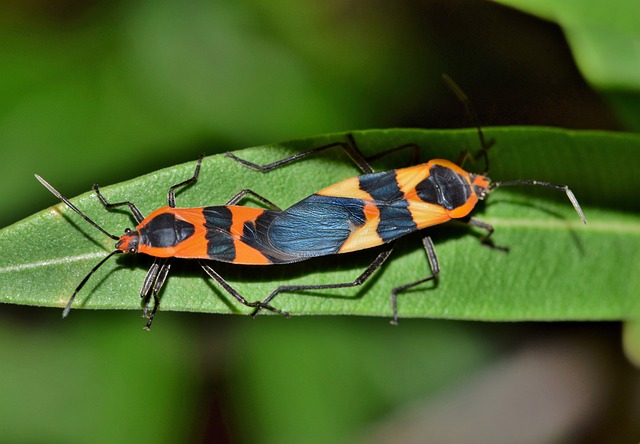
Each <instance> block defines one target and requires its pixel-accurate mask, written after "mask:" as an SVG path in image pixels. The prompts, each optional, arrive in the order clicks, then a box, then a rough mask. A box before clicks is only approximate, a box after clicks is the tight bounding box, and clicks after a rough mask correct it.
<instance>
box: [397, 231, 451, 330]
mask: <svg viewBox="0 0 640 444" xmlns="http://www.w3.org/2000/svg"><path fill="white" fill-rule="evenodd" d="M422 245H423V246H424V250H425V251H426V252H427V259H428V260H429V267H430V268H431V275H430V276H427V277H425V278H422V279H419V280H417V281H415V282H411V283H409V284H405V285H401V286H400V287H396V288H394V289H393V290H391V307H392V308H393V319H392V320H391V324H393V325H397V324H398V293H402V292H403V291H405V290H408V289H409V288H413V287H415V286H416V285H419V284H422V283H423V282H427V281H431V280H435V281H436V284H437V279H438V275H439V274H440V264H439V263H438V256H437V255H436V249H435V247H434V246H433V241H432V240H431V238H430V237H429V236H425V237H423V238H422Z"/></svg>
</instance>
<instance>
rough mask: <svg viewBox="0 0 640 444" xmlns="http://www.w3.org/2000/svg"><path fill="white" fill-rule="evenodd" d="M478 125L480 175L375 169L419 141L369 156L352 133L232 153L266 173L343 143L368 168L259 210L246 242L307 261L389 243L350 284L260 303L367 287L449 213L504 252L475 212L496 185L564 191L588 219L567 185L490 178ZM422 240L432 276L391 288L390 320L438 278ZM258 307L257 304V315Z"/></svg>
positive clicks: (443, 163) (448, 165)
mask: <svg viewBox="0 0 640 444" xmlns="http://www.w3.org/2000/svg"><path fill="white" fill-rule="evenodd" d="M445 80H446V81H447V83H449V86H450V87H451V88H452V89H453V91H454V93H455V94H456V95H458V97H459V98H460V99H461V100H462V101H463V103H464V105H465V108H466V110H467V114H468V115H469V116H470V117H471V118H472V120H473V121H474V123H476V119H475V114H474V113H473V109H472V108H471V105H470V103H469V101H468V99H467V98H466V96H465V95H464V93H463V92H462V91H461V90H460V88H459V87H458V86H457V85H456V84H455V83H454V82H453V80H451V79H449V78H448V77H447V78H445ZM476 129H477V131H478V134H479V137H480V142H481V145H482V148H481V150H480V152H479V153H478V155H476V156H473V157H474V158H478V157H482V158H484V161H485V169H484V171H483V172H482V173H481V174H474V173H469V172H467V171H465V170H464V169H462V167H461V166H460V165H458V164H455V163H453V162H451V161H449V160H445V159H433V160H430V161H429V162H427V163H423V164H419V165H415V166H411V167H408V168H400V169H395V170H391V171H384V172H374V171H373V168H372V167H371V166H370V164H369V162H370V161H371V160H374V159H376V158H379V157H382V156H384V155H386V154H389V153H391V152H395V151H398V150H400V149H405V148H411V149H413V150H414V152H417V148H418V147H417V146H416V145H414V144H408V145H403V146H400V147H396V148H392V149H390V150H386V151H384V152H382V153H379V154H377V155H375V156H373V157H369V158H367V157H365V156H364V155H363V154H361V153H360V151H359V150H358V149H357V145H356V143H355V141H354V139H353V137H352V136H351V135H349V136H348V138H349V143H341V142H337V143H333V144H328V145H325V146H322V147H318V148H315V149H312V150H310V151H306V152H302V153H298V154H295V155H293V156H291V157H287V158H285V159H281V160H279V161H276V162H274V163H271V164H268V165H257V164H255V163H252V162H249V161H247V160H244V159H241V158H239V157H237V156H235V155H234V154H232V153H227V156H228V157H230V158H232V159H233V160H235V161H236V162H239V163H241V164H243V165H244V166H246V167H249V168H251V169H254V170H257V171H260V172H263V173H265V172H268V171H271V170H273V169H276V168H279V167H282V166H284V165H287V164H289V163H291V162H294V161H297V160H300V159H302V158H304V157H307V156H310V155H312V154H317V153H319V152H321V151H325V150H327V149H330V148H340V149H343V150H344V151H346V153H347V154H348V155H349V157H350V158H351V159H352V160H353V161H354V162H355V164H356V165H357V166H358V167H359V168H360V169H361V170H362V171H363V172H364V173H365V174H364V175H361V176H357V177H352V178H349V179H346V180H343V181H341V182H338V183H336V184H334V185H331V186H329V187H326V188H324V189H322V190H320V191H318V192H316V193H315V194H312V195H311V196H309V197H307V198H305V199H303V200H301V201H300V202H298V203H296V204H294V205H293V206H291V207H289V208H287V209H285V210H283V211H281V212H277V213H269V214H265V215H262V216H259V217H258V220H257V221H256V225H257V226H260V227H261V229H260V230H258V231H257V233H256V234H257V236H256V238H255V239H252V240H247V242H248V243H249V244H250V245H252V246H253V247H254V248H256V249H258V250H260V251H262V252H265V251H270V254H271V255H276V254H284V255H287V256H294V257H295V256H299V257H300V258H304V259H307V258H310V257H316V256H325V255H331V254H342V253H348V252H353V251H359V250H364V249H369V248H373V247H378V246H383V245H386V247H385V248H384V249H383V250H382V252H380V253H379V254H378V255H377V256H376V258H375V259H374V260H373V262H371V264H370V265H369V266H368V267H367V268H366V269H365V270H364V272H363V273H362V274H361V275H360V276H359V277H358V278H356V279H355V280H354V281H352V282H343V283H335V284H320V285H290V286H280V287H278V288H277V289H276V290H274V291H273V292H272V293H271V294H270V295H269V296H267V297H266V298H265V299H264V300H263V301H262V302H263V303H264V304H267V305H268V304H270V302H271V301H272V300H273V299H274V298H275V297H276V296H277V295H278V294H279V293H283V292H294V291H304V290H319V289H331V288H345V287H355V286H358V285H362V284H363V283H364V282H365V281H366V280H367V279H368V278H369V277H370V276H371V275H372V274H373V273H374V272H375V271H376V270H377V269H378V268H379V267H380V266H381V265H382V264H383V263H384V261H385V260H386V259H387V258H388V257H389V255H390V254H391V252H392V250H393V248H394V246H395V243H396V241H397V240H398V239H399V238H401V237H403V236H405V235H407V234H409V233H413V232H415V231H420V230H423V229H425V228H428V227H431V226H434V225H438V224H442V223H445V222H448V221H450V220H452V219H458V220H461V221H463V222H466V223H468V224H469V225H471V226H474V227H476V228H479V229H481V230H484V231H485V232H486V234H485V235H484V236H483V237H481V239H480V240H481V242H482V243H483V244H485V245H487V246H489V247H492V248H497V249H502V250H506V248H502V247H497V246H495V245H494V244H493V242H492V240H491V235H492V234H493V232H494V229H493V227H492V226H491V225H489V224H487V223H485V222H482V221H480V220H478V219H476V218H474V217H471V216H470V213H471V211H472V210H473V209H474V207H475V206H476V204H477V203H478V202H479V201H480V200H484V199H485V198H486V197H487V195H488V194H489V193H491V192H492V191H493V190H495V189H497V188H502V187H507V186H515V185H530V186H540V187H546V188H552V189H557V190H561V191H564V192H565V193H566V195H567V197H568V198H569V201H570V202H571V204H572V205H573V207H574V208H575V210H576V212H577V213H578V215H579V216H580V219H581V220H582V222H583V223H585V224H586V223H587V221H586V218H585V216H584V213H583V211H582V209H581V207H580V205H579V203H578V201H577V199H576V197H575V195H574V194H573V192H572V191H571V190H570V189H569V187H568V186H566V185H557V184H553V183H549V182H542V181H537V180H512V181H503V182H491V180H490V179H489V178H488V177H487V176H486V173H487V171H488V169H489V159H488V156H487V151H488V149H489V148H490V147H491V145H492V144H493V142H486V141H485V139H484V135H483V132H482V129H481V128H480V126H479V125H478V124H477V123H476ZM463 154H464V155H463V156H461V159H460V161H459V163H460V164H462V163H463V162H464V160H465V159H466V158H467V157H468V156H469V155H468V153H466V154H465V153H463ZM256 241H257V242H258V243H257V244H255V242H256ZM422 244H423V247H424V249H425V251H426V254H427V259H428V262H429V265H430V268H431V274H430V275H429V276H427V277H424V278H422V279H419V280H417V281H414V282H409V283H407V284H404V285H401V286H399V287H396V288H394V289H393V290H392V292H391V305H392V309H393V319H392V323H393V324H396V323H397V322H398V309H397V297H398V294H400V293H402V292H403V291H405V290H408V289H410V288H413V287H415V286H417V285H419V284H422V283H424V282H427V281H431V280H436V279H437V278H438V275H439V273H440V266H439V263H438V259H437V255H436V252H435V248H434V245H433V242H432V240H431V238H430V236H429V235H428V234H425V235H424V237H423V238H422ZM261 308H262V307H256V309H255V310H254V314H256V313H257V312H258V311H260V310H261Z"/></svg>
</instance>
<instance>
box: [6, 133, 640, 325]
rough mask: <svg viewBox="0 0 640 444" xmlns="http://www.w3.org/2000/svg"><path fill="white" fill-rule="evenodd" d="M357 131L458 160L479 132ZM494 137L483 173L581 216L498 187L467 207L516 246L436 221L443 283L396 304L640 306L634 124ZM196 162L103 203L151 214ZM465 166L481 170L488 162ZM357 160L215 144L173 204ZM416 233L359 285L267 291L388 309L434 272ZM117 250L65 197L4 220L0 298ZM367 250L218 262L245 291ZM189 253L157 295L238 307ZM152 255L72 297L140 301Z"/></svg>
mask: <svg viewBox="0 0 640 444" xmlns="http://www.w3.org/2000/svg"><path fill="white" fill-rule="evenodd" d="M354 135H355V137H356V139H357V141H358V143H359V146H360V147H361V148H362V150H363V151H365V152H366V153H368V154H372V153H375V152H379V151H381V150H383V149H384V148H389V147H393V146H397V145H400V144H403V143H408V142H415V143H418V144H419V145H420V146H421V147H422V148H423V152H422V156H423V158H424V159H426V158H434V157H445V158H450V159H454V160H455V159H456V157H457V155H458V153H459V151H460V150H461V149H465V148H468V149H474V147H476V146H477V136H476V134H475V132H473V131H469V130H462V131H423V130H380V131H378V130H372V131H363V132H356V133H354ZM487 135H488V136H490V137H495V138H496V140H498V141H499V143H498V144H497V146H495V147H494V148H492V151H491V153H490V157H491V171H490V177H492V179H494V180H496V181H497V180H510V179H526V178H535V179H538V180H545V181H550V182H555V183H561V184H568V185H570V186H571V188H572V189H573V191H574V192H575V194H576V196H577V197H578V199H579V200H580V202H581V203H582V205H583V208H584V210H585V214H586V216H587V219H588V220H589V224H588V225H587V226H583V225H582V224H581V223H580V220H579V218H578V216H577V215H576V214H575V212H574V210H573V208H572V207H571V205H570V204H569V202H568V200H567V199H566V196H565V195H564V194H563V193H560V192H553V191H551V190H539V189H534V188H529V187H526V188H517V189H516V188H510V189H506V188H505V189H500V190H497V191H496V192H495V193H493V194H492V195H491V196H490V197H489V198H488V200H487V203H486V205H481V206H479V208H478V210H477V211H476V212H475V213H474V215H475V216H476V217H478V218H480V219H482V220H484V221H486V222H488V223H490V224H492V225H494V227H495V229H496V234H495V237H494V240H495V242H496V244H499V245H505V246H508V247H510V249H511V251H510V252H509V253H508V254H505V253H502V252H499V251H495V250H490V249H488V248H483V247H482V246H480V245H479V242H478V240H477V237H478V236H479V235H480V234H479V233H474V235H471V233H473V230H470V229H469V228H467V227H461V226H456V225H455V224H448V225H447V226H444V227H438V228H436V229H434V230H432V231H430V232H431V233H432V234H433V238H434V241H435V243H436V250H437V252H438V255H439V260H440V264H441V267H442V274H441V277H440V281H439V285H438V288H437V290H434V289H433V288H432V286H431V285H429V284H426V285H423V286H421V287H419V288H418V289H416V290H415V291H410V292H408V293H406V294H403V296H402V297H401V298H400V301H399V309H400V314H401V316H405V317H409V316H410V317H438V318H455V319H485V320H525V319H544V320H560V319H624V318H629V317H632V316H635V315H637V314H638V308H639V307H638V304H637V303H636V300H635V299H636V298H635V297H634V295H637V294H640V280H639V279H638V278H637V277H634V275H635V272H634V270H637V267H638V265H639V264H640V256H639V254H640V253H639V252H640V222H639V219H638V216H637V210H638V200H637V197H636V196H635V194H634V193H635V191H636V190H637V185H638V177H640V173H639V171H638V165H640V162H638V161H637V159H638V158H639V157H640V138H638V137H634V136H626V135H619V134H612V133H602V132H572V131H562V130H554V129H547V128H520V127H510V128H495V129H490V130H487ZM341 137H342V135H339V134H332V135H325V136H319V137H316V138H312V139H305V140H300V141H295V142H288V143H283V144H278V145H272V146H264V147H258V148H252V149H249V150H245V151H241V152H239V155H240V156H241V157H244V158H247V159H248V160H251V161H253V162H256V163H267V162H270V161H274V160H277V159H280V158H283V157H285V156H287V155H289V154H291V153H292V152H294V151H300V150H303V149H309V148H312V147H315V146H320V145H322V144H324V143H326V142H327V141H334V140H339V139H340V138H341ZM385 162H386V163H382V161H381V163H380V164H379V165H377V167H378V168H379V169H382V168H385V169H387V168H392V167H393V166H404V165H406V163H407V158H406V157H403V156H402V154H398V155H396V156H395V157H394V158H393V159H387V160H385ZM194 165H195V162H190V163H186V164H183V165H178V166H176V167H172V168H168V169H164V170H161V171H158V172H155V173H152V174H149V175H146V176H142V177H139V178H136V179H134V180H130V181H128V182H124V183H121V184H118V185H113V186H110V187H105V188H104V189H103V192H104V195H105V196H106V197H107V199H109V200H111V201H121V200H131V201H133V202H135V203H136V204H137V205H138V206H139V208H140V209H141V210H142V212H143V213H144V214H148V213H149V212H151V211H152V210H154V209H155V208H157V207H159V206H161V205H164V204H165V199H166V190H167V189H168V187H169V186H170V185H172V184H175V183H177V182H180V181H182V180H184V179H185V178H188V177H190V175H191V174H192V173H193V168H194ZM467 167H468V169H469V170H472V171H473V170H482V168H483V165H467ZM356 172H357V170H356V168H355V167H353V166H352V164H350V163H349V162H348V160H347V159H346V156H344V155H342V154H340V155H337V154H336V153H327V154H326V155H322V156H317V157H316V158H312V159H308V160H304V161H300V162H297V163H295V164H291V165H289V166H286V167H283V168H281V169H278V170H276V171H273V172H270V173H267V174H261V173H258V172H255V171H252V170H249V169H246V168H244V167H242V166H241V165H239V164H237V163H236V162H234V161H232V160H231V159H229V158H226V157H225V156H223V155H217V156H212V157H207V158H206V159H205V160H204V162H203V166H202V173H201V176H200V180H199V182H198V183H197V184H195V185H194V186H192V187H190V188H189V189H187V190H185V191H184V192H181V193H179V195H178V198H177V200H178V206H203V205H218V204H223V203H224V202H226V200H227V199H228V198H229V197H231V196H232V195H234V194H235V193H236V192H237V191H239V190H240V189H242V188H251V189H253V190H255V191H258V192H259V193H261V194H263V195H264V196H265V197H267V198H269V199H270V200H272V201H273V202H275V203H276V204H278V205H279V206H281V207H283V208H284V207H286V206H288V205H291V204H293V203H295V202H296V201H298V200H300V199H302V198H304V197H305V196H307V195H309V194H311V193H313V192H314V191H317V190H318V189H321V188H322V187H324V186H326V185H330V184H332V183H334V182H336V181H338V180H340V179H344V178H347V177H349V176H352V175H354V174H356ZM612 172H615V174H612ZM53 185H54V186H55V184H53ZM634 185H635V186H634ZM60 191H61V192H62V193H63V194H64V190H60ZM42 192H43V193H45V192H46V191H44V190H43V191H42ZM73 202H74V203H75V204H76V205H77V206H78V208H80V209H82V211H84V212H85V213H86V214H88V215H89V216H90V217H92V218H94V220H95V221H96V222H98V223H99V224H100V225H102V226H103V227H105V228H106V229H107V230H108V231H110V232H114V233H116V234H119V233H121V232H122V230H123V229H124V228H125V227H127V226H131V225H133V221H132V219H131V217H130V216H127V215H126V214H125V213H124V212H107V211H105V210H104V208H103V207H102V206H101V204H100V203H99V202H98V200H97V199H96V198H95V196H94V195H93V193H87V194H84V195H82V196H80V197H78V198H77V199H73ZM634 212H635V214H634ZM419 244H420V242H419V238H418V237H413V236H411V237H408V238H407V239H406V241H405V242H403V243H402V245H401V246H400V247H399V248H398V251H396V252H394V255H393V256H392V259H391V260H390V261H389V262H388V263H387V264H385V266H384V267H383V269H382V270H380V271H379V272H378V273H377V274H376V276H375V277H374V278H373V279H372V280H371V282H368V283H367V284H366V285H364V286H363V287H362V288H357V289H344V290H340V291H337V290H330V291H324V292H314V293H313V294H300V295H291V294H286V295H281V296H279V298H278V299H276V300H275V301H274V305H276V306H278V307H280V308H283V309H285V310H287V311H290V312H291V313H292V314H294V315H302V314H356V315H375V316H389V315H390V313H391V309H390V304H389V294H390V291H391V289H392V288H393V287H396V286H398V285H402V284H404V283H407V282H411V281H414V280H417V279H419V278H421V277H423V276H425V275H426V274H427V273H428V265H427V262H426V259H425V255H424V251H422V250H421V248H420V247H419ZM25 245H28V248H24V246H25ZM112 248H113V241H112V240H111V239H109V238H107V237H106V236H104V235H102V234H101V233H99V232H98V231H97V230H95V229H94V228H93V227H91V226H89V225H88V224H86V223H85V222H84V221H82V220H81V219H80V218H79V217H78V216H77V215H76V214H75V213H73V212H72V211H70V210H68V209H67V208H65V207H64V205H62V204H58V205H57V206H56V207H54V208H52V209H48V210H45V211H43V212H41V213H38V214H36V215H34V216H32V217H30V218H27V219H25V220H24V221H21V222H19V223H16V224H14V225H13V226H10V227H7V228H5V229H4V230H3V231H2V232H0V250H2V251H3V256H2V263H1V264H0V289H1V291H0V297H1V298H2V301H4V302H12V303H19V304H30V305H41V306H55V307H62V306H64V305H65V304H66V301H67V300H68V298H69V296H70V295H71V293H72V292H73V290H74V288H75V287H76V286H77V284H78V283H79V282H80V280H81V279H82V277H83V276H84V275H85V274H86V273H87V272H88V271H89V270H90V269H91V267H92V266H93V265H94V264H95V263H97V262H98V261H99V260H100V258H101V257H103V256H104V255H106V254H107V252H108V251H110V250H111V249H112ZM374 255H375V253H374V252H359V253H353V254H349V255H343V256H340V257H329V258H323V259H318V260H310V261H306V262H303V263H300V264H295V265H286V266H269V267H246V266H233V265H224V266H218V264H215V263H214V264H213V265H214V266H215V267H216V268H217V269H218V270H219V271H220V272H221V274H222V275H223V276H225V277H227V278H228V280H229V282H230V283H231V284H232V285H233V286H234V287H236V288H237V289H238V290H239V291H240V292H241V293H242V294H244V295H245V296H246V297H247V299H249V300H257V299H262V298H264V297H265V296H266V295H267V294H269V292H270V291H272V290H273V289H274V288H276V287H277V286H278V285H280V284H303V283H305V284H318V283H335V282H347V281H351V280H353V279H354V278H355V277H356V276H357V275H358V274H359V273H360V272H361V271H362V270H363V269H364V268H365V267H366V265H367V264H368V262H369V261H371V260H372V258H373V257H374ZM182 262H183V264H181V266H178V267H176V268H177V270H176V272H175V274H172V277H171V278H170V279H169V281H168V283H167V285H166V287H165V290H164V292H163V294H162V309H164V310H182V311H200V312H215V313H225V312H242V313H246V312H247V310H246V309H245V307H242V306H239V305H238V304H237V303H236V302H235V300H233V299H232V298H231V297H230V296H228V295H227V294H225V293H224V292H222V291H221V289H220V288H218V286H217V285H216V284H215V283H213V282H211V281H210V280H207V279H205V278H204V276H203V273H202V272H201V271H200V269H199V267H198V266H197V264H195V263H192V262H191V263H190V262H189V261H182ZM149 263H150V261H149V260H148V258H146V257H144V256H142V255H140V256H138V257H120V258H118V259H116V260H112V261H110V262H109V263H107V264H106V265H105V266H103V267H102V268H101V269H100V271H99V272H98V273H96V275H95V276H93V277H92V280H91V281H89V283H88V285H87V286H86V287H85V288H84V289H83V291H82V292H81V293H80V295H79V298H78V302H77V303H76V306H82V307H85V308H117V309H136V308H139V307H140V301H139V298H138V297H137V294H138V292H139V289H140V285H141V283H142V280H143V278H144V275H145V272H146V268H147V267H148V265H149ZM612 276H618V277H619V278H617V279H612V278H611V277H612Z"/></svg>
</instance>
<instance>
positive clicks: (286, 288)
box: [251, 244, 395, 316]
mask: <svg viewBox="0 0 640 444" xmlns="http://www.w3.org/2000/svg"><path fill="white" fill-rule="evenodd" d="M394 245H395V244H391V245H390V246H389V247H388V248H387V249H386V250H384V251H382V252H380V253H379V254H378V256H376V258H375V259H374V260H373V262H371V264H370V265H369V266H368V267H367V269H366V270H364V271H363V272H362V274H361V275H360V276H358V277H357V278H356V279H355V280H354V281H353V282H341V283H339V284H317V285H282V286H280V287H278V288H276V289H275V290H274V291H273V292H272V293H271V294H270V295H269V296H267V297H266V298H265V299H264V300H263V301H262V303H263V304H269V303H270V302H271V300H272V299H273V298H275V297H276V296H277V295H278V294H280V293H285V292H294V291H307V290H327V289H330V288H347V287H357V286H359V285H362V284H363V283H365V282H366V281H367V279H369V278H370V277H371V275H372V274H373V272H374V271H376V270H377V269H378V268H379V267H380V266H381V265H382V264H383V263H384V261H386V260H387V258H388V257H389V255H390V254H391V252H392V251H393V247H394ZM262 308H266V307H257V308H256V309H255V310H254V311H253V313H252V314H251V315H252V316H255V315H257V314H258V313H259V312H260V310H261V309H262Z"/></svg>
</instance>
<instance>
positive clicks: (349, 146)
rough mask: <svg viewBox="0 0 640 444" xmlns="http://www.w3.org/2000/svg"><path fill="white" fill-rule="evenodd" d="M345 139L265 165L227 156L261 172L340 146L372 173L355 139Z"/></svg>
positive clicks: (361, 167) (228, 154) (360, 165)
mask: <svg viewBox="0 0 640 444" xmlns="http://www.w3.org/2000/svg"><path fill="white" fill-rule="evenodd" d="M347 139H349V143H346V142H332V143H328V144H326V145H322V146H320V147H317V148H314V149H312V150H309V151H304V152H302V153H297V154H294V155H292V156H289V157H285V158H284V159H280V160H277V161H275V162H273V163H269V164H266V165H258V164H256V163H253V162H249V161H248V160H244V159H241V158H240V157H238V156H236V155H235V154H233V153H227V157H230V158H231V159H233V160H235V161H236V162H239V163H241V164H242V165H244V166H246V167H247V168H251V169H252V170H256V171H260V172H261V173H266V172H267V171H271V170H275V169H276V168H279V167H281V166H284V165H287V164H289V163H292V162H295V161H297V160H300V159H304V158H305V157H308V156H311V155H313V154H317V153H320V152H322V151H326V150H328V149H331V148H340V149H342V150H344V151H345V152H346V153H347V155H348V156H349V157H350V158H351V160H353V162H354V163H355V164H356V165H357V166H358V167H359V168H360V169H361V170H362V171H363V172H365V173H372V172H373V168H371V165H369V162H368V161H367V159H366V158H365V157H364V156H363V155H362V153H361V152H360V151H359V150H358V148H357V147H356V145H355V141H354V139H353V136H352V135H351V134H348V135H347Z"/></svg>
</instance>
